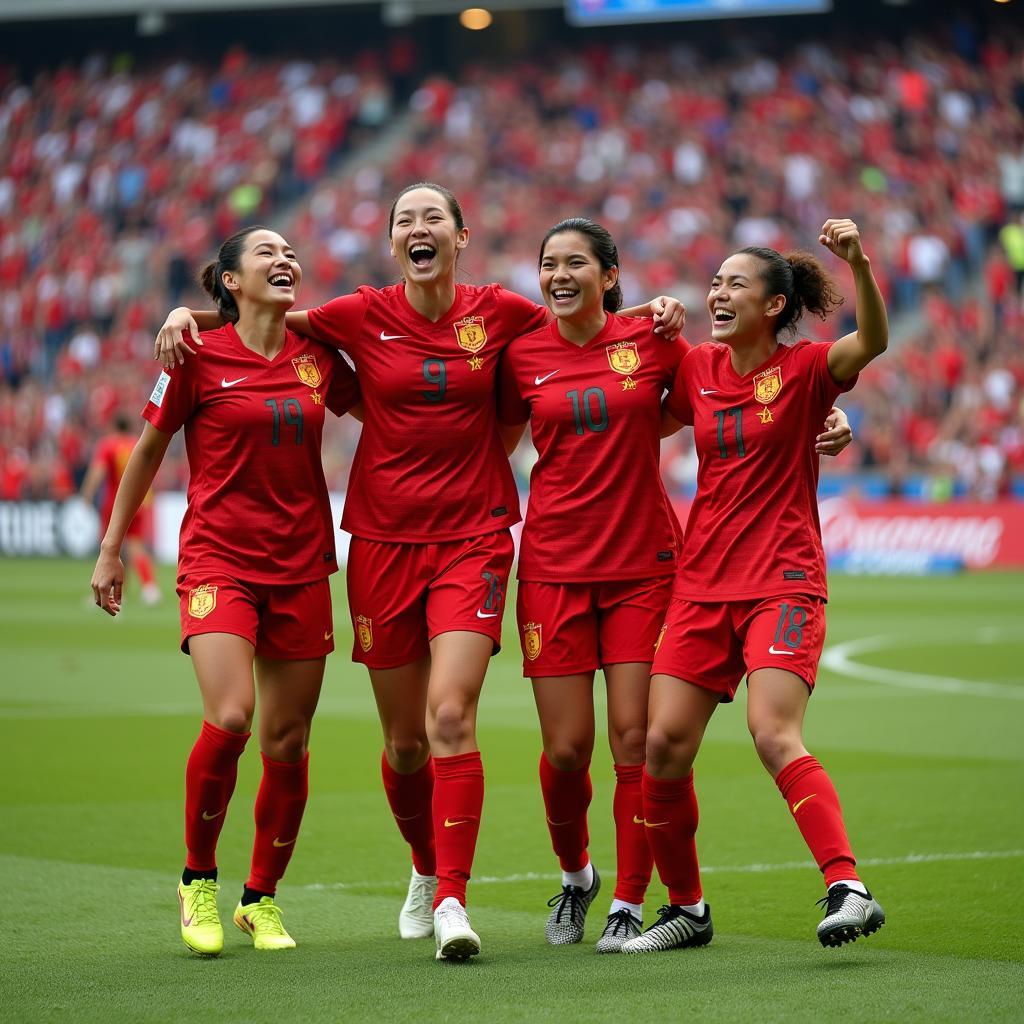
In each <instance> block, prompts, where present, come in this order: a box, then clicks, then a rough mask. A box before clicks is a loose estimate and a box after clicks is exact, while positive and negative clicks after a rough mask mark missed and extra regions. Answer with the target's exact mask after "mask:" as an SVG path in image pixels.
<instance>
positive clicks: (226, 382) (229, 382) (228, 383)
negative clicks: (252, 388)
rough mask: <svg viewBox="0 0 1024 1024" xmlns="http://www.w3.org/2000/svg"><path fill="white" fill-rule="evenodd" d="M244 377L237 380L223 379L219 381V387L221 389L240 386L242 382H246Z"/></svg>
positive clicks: (246, 378)
mask: <svg viewBox="0 0 1024 1024" xmlns="http://www.w3.org/2000/svg"><path fill="white" fill-rule="evenodd" d="M248 379H249V378H248V377H247V376H246V377H239V378H238V380H225V379H224V378H223V377H221V379H220V386H221V387H222V388H233V387H234V386H235V385H236V384H241V383H242V381H243V380H248Z"/></svg>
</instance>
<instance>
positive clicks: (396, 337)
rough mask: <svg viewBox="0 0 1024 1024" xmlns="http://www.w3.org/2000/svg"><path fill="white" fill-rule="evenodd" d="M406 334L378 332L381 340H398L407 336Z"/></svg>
mask: <svg viewBox="0 0 1024 1024" xmlns="http://www.w3.org/2000/svg"><path fill="white" fill-rule="evenodd" d="M408 337H409V335H408V334H385V333H384V332H383V331H381V332H380V340H381V341H398V340H399V339H401V338H408Z"/></svg>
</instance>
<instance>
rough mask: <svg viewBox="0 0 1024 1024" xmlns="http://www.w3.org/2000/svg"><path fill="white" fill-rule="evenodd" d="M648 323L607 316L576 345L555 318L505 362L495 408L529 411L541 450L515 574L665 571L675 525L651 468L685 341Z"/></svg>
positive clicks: (554, 579) (629, 575)
mask: <svg viewBox="0 0 1024 1024" xmlns="http://www.w3.org/2000/svg"><path fill="white" fill-rule="evenodd" d="M653 326H654V325H653V322H652V321H651V320H648V319H646V318H644V319H639V318H630V317H623V316H615V315H614V314H610V315H609V316H608V321H607V323H606V324H605V325H604V327H603V328H602V329H601V331H600V333H599V334H598V335H597V336H596V337H595V338H593V339H592V340H591V341H589V342H588V343H587V344H586V345H583V346H579V345H574V344H573V343H572V342H569V341H566V340H565V339H564V338H563V337H562V335H561V334H560V333H559V330H558V324H557V323H556V322H552V323H550V324H548V325H547V326H546V327H542V328H541V329H540V330H537V331H534V332H533V333H532V334H527V335H526V336H524V337H522V338H517V339H516V340H515V341H514V342H513V343H512V344H511V345H510V346H509V349H508V351H507V352H506V353H505V356H504V358H503V360H502V368H501V371H500V375H499V392H498V415H499V417H500V418H501V420H502V421H503V422H506V423H523V422H525V421H526V420H527V419H529V421H530V427H531V430H532V432H533V443H534V445H535V446H536V448H537V453H538V459H537V462H536V464H535V465H534V467H533V472H532V473H531V475H530V505H529V509H528V511H527V514H526V524H525V526H524V527H523V540H522V545H521V548H520V553H519V579H521V580H531V581H534V582H540V583H578V582H588V581H600V580H622V579H645V578H649V577H652V576H670V575H672V574H673V573H674V572H675V570H676V562H677V556H678V553H679V539H680V533H681V531H680V529H679V524H678V522H677V520H676V517H675V513H674V512H673V511H672V506H671V504H670V502H669V500H668V495H667V494H666V493H665V487H664V485H663V484H662V482H661V475H660V473H659V471H658V458H659V455H660V427H661V400H662V396H663V395H664V393H665V389H666V388H667V387H669V386H670V385H671V383H672V379H673V377H674V375H675V372H676V368H677V366H678V365H679V363H680V361H681V359H682V358H683V356H684V355H685V353H686V352H687V350H688V349H689V346H688V345H687V344H686V342H685V341H683V340H682V339H681V338H680V339H678V340H677V341H674V342H669V341H666V340H664V339H663V338H662V337H661V336H660V335H657V334H655V333H654V332H653Z"/></svg>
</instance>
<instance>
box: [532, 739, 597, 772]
mask: <svg viewBox="0 0 1024 1024" xmlns="http://www.w3.org/2000/svg"><path fill="white" fill-rule="evenodd" d="M592 752H593V751H592V744H590V743H587V742H586V741H585V740H582V739H576V740H574V739H572V738H571V737H560V738H559V739H557V740H555V741H553V742H551V743H548V744H546V745H545V747H544V756H545V757H546V758H547V759H548V763H549V764H550V765H551V767H552V768H555V769H557V770H558V771H560V772H575V771H579V769H580V768H582V767H584V766H585V765H587V764H589V763H590V756H591V754H592Z"/></svg>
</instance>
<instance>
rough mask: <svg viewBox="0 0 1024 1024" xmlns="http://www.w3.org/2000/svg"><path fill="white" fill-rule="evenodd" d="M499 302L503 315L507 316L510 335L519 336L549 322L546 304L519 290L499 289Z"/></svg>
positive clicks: (512, 336)
mask: <svg viewBox="0 0 1024 1024" xmlns="http://www.w3.org/2000/svg"><path fill="white" fill-rule="evenodd" d="M498 302H499V305H500V307H501V313H502V317H503V318H505V317H507V318H508V319H507V326H508V336H509V337H511V338H515V337H518V336H519V335H521V334H529V333H530V332H531V331H535V330H537V329H538V328H539V327H543V326H544V325H545V324H546V323H547V322H548V310H547V307H546V306H538V305H537V303H536V302H533V301H532V300H531V299H528V298H526V297H525V296H523V295H520V294H518V293H517V292H510V291H506V290H505V289H504V288H500V287H499V289H498Z"/></svg>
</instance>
